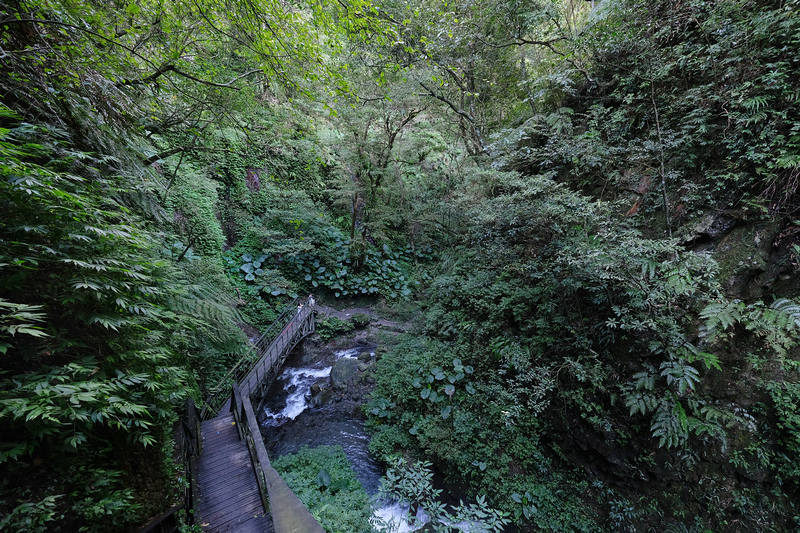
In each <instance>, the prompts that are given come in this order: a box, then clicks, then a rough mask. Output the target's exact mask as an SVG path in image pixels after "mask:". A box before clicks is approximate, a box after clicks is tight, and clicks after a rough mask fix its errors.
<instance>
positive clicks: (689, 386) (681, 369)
mask: <svg viewBox="0 0 800 533" xmlns="http://www.w3.org/2000/svg"><path fill="white" fill-rule="evenodd" d="M659 370H661V375H662V376H664V377H666V378H667V385H673V386H677V388H678V394H680V395H681V396H683V395H685V394H686V393H687V392H692V391H693V390H694V389H695V386H696V385H697V384H698V383H700V373H699V372H698V371H697V369H696V368H694V367H693V366H692V365H690V364H688V363H687V361H686V359H683V358H681V359H678V360H677V361H664V362H663V363H661V365H660V366H659Z"/></svg>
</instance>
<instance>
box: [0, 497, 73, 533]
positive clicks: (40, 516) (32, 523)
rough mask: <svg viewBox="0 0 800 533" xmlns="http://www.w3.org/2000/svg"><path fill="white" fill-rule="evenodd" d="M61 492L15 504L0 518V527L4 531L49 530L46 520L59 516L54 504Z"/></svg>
mask: <svg viewBox="0 0 800 533" xmlns="http://www.w3.org/2000/svg"><path fill="white" fill-rule="evenodd" d="M62 496H63V494H59V495H55V496H45V498H44V499H43V500H42V501H40V502H36V503H23V504H21V505H19V506H17V507H16V508H15V509H14V510H13V511H12V512H11V513H9V514H8V515H7V516H6V517H4V518H3V520H0V527H2V528H3V530H4V531H30V532H31V533H44V532H46V531H49V527H50V526H49V525H48V522H52V521H53V520H55V519H57V518H59V517H57V516H56V515H57V513H58V510H57V509H56V504H57V502H58V499H59V498H60V497H62Z"/></svg>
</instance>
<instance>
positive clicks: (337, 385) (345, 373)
mask: <svg viewBox="0 0 800 533" xmlns="http://www.w3.org/2000/svg"><path fill="white" fill-rule="evenodd" d="M357 376H358V360H357V359H351V358H349V357H343V358H341V359H339V360H338V361H336V362H335V363H334V364H333V367H331V386H332V387H333V388H334V389H335V390H340V391H341V390H347V388H348V387H349V386H350V384H351V383H353V382H354V381H355V379H356V377H357Z"/></svg>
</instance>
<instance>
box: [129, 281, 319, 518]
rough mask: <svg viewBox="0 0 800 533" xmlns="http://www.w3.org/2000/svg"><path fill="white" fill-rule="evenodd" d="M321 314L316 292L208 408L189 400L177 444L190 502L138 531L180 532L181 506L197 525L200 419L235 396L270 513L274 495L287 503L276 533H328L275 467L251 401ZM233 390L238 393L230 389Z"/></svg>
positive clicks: (257, 348) (299, 302)
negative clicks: (315, 305) (315, 317)
mask: <svg viewBox="0 0 800 533" xmlns="http://www.w3.org/2000/svg"><path fill="white" fill-rule="evenodd" d="M315 312H316V310H315V307H314V298H313V297H312V296H308V297H306V298H297V299H296V300H295V301H294V302H292V304H291V305H290V306H289V307H287V308H286V309H285V310H284V311H283V313H281V315H280V316H279V317H278V318H277V319H276V320H275V321H274V322H273V323H272V325H270V327H269V328H267V330H266V331H265V332H264V334H263V335H262V336H261V337H260V338H259V339H258V340H257V341H256V342H255V343H254V344H253V346H252V347H251V348H250V349H249V350H248V351H247V353H245V355H243V356H242V357H241V358H240V359H239V361H238V362H237V363H236V364H235V365H234V366H233V368H231V369H230V371H228V373H227V374H226V375H225V377H224V378H222V380H221V381H220V382H219V383H218V384H217V385H216V386H215V387H214V388H212V389H211V390H210V391H209V394H208V396H207V398H206V401H205V405H204V406H203V409H202V411H198V409H197V407H196V406H195V405H194V402H193V401H192V399H191V398H190V399H189V401H188V405H187V414H186V418H185V419H182V420H181V426H180V429H179V430H178V435H177V443H176V444H177V447H178V450H179V453H180V457H181V462H182V463H183V465H184V479H185V480H186V494H185V503H183V504H180V505H177V506H175V507H173V508H172V509H170V510H169V511H167V512H166V513H164V514H163V515H162V516H160V517H158V518H156V519H155V520H153V521H152V522H150V523H149V524H148V525H147V526H146V527H145V528H144V529H142V530H140V531H139V532H138V533H149V532H155V531H158V532H161V533H166V532H168V531H169V532H172V531H177V530H178V526H179V523H178V520H177V512H178V511H179V510H181V509H186V510H187V511H188V512H187V513H186V515H187V521H188V522H189V525H191V524H192V519H193V515H192V513H191V509H195V508H196V507H197V505H196V504H197V495H196V494H195V492H194V486H195V470H194V469H195V461H194V458H195V457H196V456H197V455H200V453H201V452H202V439H201V437H200V422H201V421H202V420H206V419H211V418H214V417H215V416H217V414H218V413H219V411H220V410H221V409H222V407H223V406H224V405H225V402H227V401H228V399H229V398H230V400H231V411H232V412H233V416H234V419H235V420H236V424H237V429H238V431H239V437H240V438H242V439H245V440H246V442H247V447H248V449H249V450H250V458H251V460H252V463H253V468H254V470H255V474H256V479H257V480H258V487H259V492H260V494H261V500H262V503H263V505H264V511H265V512H270V504H269V502H270V498H275V499H277V500H278V501H280V502H281V504H280V507H281V508H280V509H273V511H272V515H273V524H274V526H275V532H276V533H302V532H308V533H323V529H322V528H321V527H320V526H319V524H318V523H317V521H316V520H314V518H313V517H312V516H311V513H309V512H308V509H306V508H305V506H303V504H302V503H301V502H300V500H299V499H297V496H295V495H294V493H293V492H292V491H291V490H290V489H289V488H288V486H286V483H285V482H284V481H283V479H281V477H280V476H279V475H278V473H277V472H276V471H275V469H274V468H272V465H271V464H270V462H269V457H268V455H267V449H266V447H265V446H264V441H263V439H262V437H261V431H260V430H259V426H258V421H257V420H256V416H255V412H254V411H253V405H252V402H251V396H252V395H253V394H255V393H259V394H260V393H261V392H263V389H264V388H265V387H268V386H269V383H270V381H271V379H270V378H272V377H274V376H275V375H276V374H277V372H278V371H279V370H280V366H281V365H282V364H283V361H284V360H285V359H286V356H287V355H288V354H289V352H291V351H292V349H293V348H294V347H295V346H296V345H297V344H298V343H299V342H300V341H301V340H302V339H303V338H305V337H306V336H307V335H309V334H311V333H313V332H314V330H315V321H314V313H315ZM255 354H257V358H256V356H255ZM240 384H241V385H240ZM231 390H232V393H229V392H228V391H231Z"/></svg>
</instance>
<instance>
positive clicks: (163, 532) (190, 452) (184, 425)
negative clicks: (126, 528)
mask: <svg viewBox="0 0 800 533" xmlns="http://www.w3.org/2000/svg"><path fill="white" fill-rule="evenodd" d="M175 446H176V448H177V452H178V456H179V457H180V463H181V464H182V465H183V479H184V482H185V487H184V498H183V502H181V503H179V504H178V505H174V506H173V507H172V508H170V509H169V510H167V511H166V512H165V513H163V514H161V515H160V516H158V517H156V518H155V519H153V520H151V521H150V522H149V523H148V524H147V525H146V526H145V527H143V528H142V529H140V530H139V531H138V532H137V533H172V532H176V531H178V530H179V528H180V525H181V524H180V520H179V518H178V511H181V510H184V509H185V510H187V511H190V510H191V509H194V508H195V507H196V505H195V504H196V503H197V495H196V494H195V491H194V486H195V483H194V482H195V462H194V458H195V457H197V456H198V455H200V452H201V451H202V446H203V439H201V438H200V413H199V411H198V410H197V407H195V405H194V401H193V400H192V399H191V398H189V400H188V401H187V405H186V417H185V418H182V419H181V421H180V426H179V427H178V428H177V432H176V442H175ZM193 518H194V516H193V515H192V513H191V512H187V513H186V515H185V521H186V522H188V525H192V522H193Z"/></svg>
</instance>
